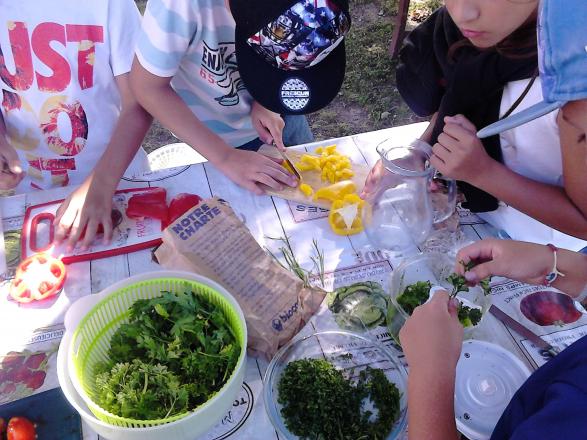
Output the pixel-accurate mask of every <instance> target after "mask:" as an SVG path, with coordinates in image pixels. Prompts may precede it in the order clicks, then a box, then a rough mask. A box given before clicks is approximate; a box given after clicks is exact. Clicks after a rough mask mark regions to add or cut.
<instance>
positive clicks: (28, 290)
mask: <svg viewBox="0 0 587 440" xmlns="http://www.w3.org/2000/svg"><path fill="white" fill-rule="evenodd" d="M65 274H66V271H65V265H64V264H63V262H62V261H61V260H59V259H57V258H54V257H52V256H50V255H47V254H35V255H32V256H30V257H29V258H27V259H26V260H24V261H23V262H22V263H20V264H19V265H18V267H17V268H16V275H15V276H14V280H13V281H12V286H11V288H10V296H11V297H12V299H14V300H15V301H18V302H21V303H29V302H31V301H40V300H43V299H45V298H49V297H51V296H54V295H57V294H58V293H59V292H60V291H61V289H62V288H63V284H64V283H65Z"/></svg>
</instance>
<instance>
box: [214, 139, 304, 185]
mask: <svg viewBox="0 0 587 440" xmlns="http://www.w3.org/2000/svg"><path fill="white" fill-rule="evenodd" d="M281 162H282V160H281V159H276V158H272V157H268V156H265V155H263V154H261V153H257V152H254V151H245V150H239V149H237V148H233V149H231V150H230V152H229V153H228V156H227V157H226V159H225V160H224V161H222V162H221V163H220V164H219V165H218V167H219V169H220V171H222V172H223V173H224V175H226V176H227V177H228V178H229V179H230V180H232V181H233V182H234V183H236V184H237V185H240V186H242V187H243V188H246V189H248V190H249V191H251V192H253V193H255V194H257V195H262V194H265V190H264V189H263V188H262V186H261V185H260V184H263V185H267V186H268V187H270V188H272V189H274V190H277V191H280V190H282V189H283V184H286V185H289V186H291V187H295V186H296V185H297V184H298V181H297V179H296V178H295V176H293V175H291V174H290V173H289V172H288V171H287V170H286V169H285V168H283V167H282V166H281Z"/></svg>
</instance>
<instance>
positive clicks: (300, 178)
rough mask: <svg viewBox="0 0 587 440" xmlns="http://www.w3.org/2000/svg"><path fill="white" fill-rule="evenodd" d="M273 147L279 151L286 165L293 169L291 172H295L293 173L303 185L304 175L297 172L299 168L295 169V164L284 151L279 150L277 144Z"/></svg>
mask: <svg viewBox="0 0 587 440" xmlns="http://www.w3.org/2000/svg"><path fill="white" fill-rule="evenodd" d="M272 145H273V146H274V147H275V148H276V149H277V151H279V154H280V155H281V158H282V159H283V160H284V161H285V163H286V164H287V166H288V168H289V169H291V171H293V173H294V174H295V176H296V177H297V179H298V181H299V182H300V183H301V182H302V175H301V174H300V172H299V171H298V170H297V168H296V167H295V165H294V164H293V162H292V161H291V160H289V157H287V154H285V152H284V151H281V149H279V148H278V147H277V144H275V142H273V144H272Z"/></svg>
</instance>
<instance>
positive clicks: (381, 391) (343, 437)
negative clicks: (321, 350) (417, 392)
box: [278, 359, 400, 440]
mask: <svg viewBox="0 0 587 440" xmlns="http://www.w3.org/2000/svg"><path fill="white" fill-rule="evenodd" d="M278 391H279V398H278V402H279V403H280V404H281V405H282V408H281V414H282V416H283V418H284V420H285V424H286V426H287V428H288V429H289V430H290V431H291V432H292V433H293V434H295V435H297V436H298V437H300V438H301V439H312V440H318V439H320V440H322V439H324V440H326V439H328V440H359V439H361V440H380V439H385V438H386V437H387V436H388V435H389V432H390V431H391V429H392V427H393V424H394V423H395V422H396V420H397V419H398V417H399V414H400V392H399V390H398V388H397V387H396V386H395V384H393V383H391V382H390V381H389V380H388V379H387V377H386V376H385V373H384V372H383V371H382V370H379V369H373V368H369V367H367V368H366V369H364V370H362V371H361V372H360V373H359V375H358V378H357V380H356V381H353V380H351V379H349V378H347V377H345V375H344V373H343V372H342V371H340V370H337V369H336V368H335V367H334V366H333V365H332V364H330V363H329V362H327V361H325V360H321V359H300V360H296V361H293V362H290V363H289V364H287V366H286V367H285V370H284V372H283V375H282V376H281V379H280V381H279V384H278ZM368 408H372V409H368Z"/></svg>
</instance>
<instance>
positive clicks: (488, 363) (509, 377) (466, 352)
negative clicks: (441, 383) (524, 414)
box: [455, 340, 530, 440]
mask: <svg viewBox="0 0 587 440" xmlns="http://www.w3.org/2000/svg"><path fill="white" fill-rule="evenodd" d="M528 376H530V369H529V368H528V367H526V365H524V364H523V363H522V361H520V359H518V358H517V357H516V356H514V355H513V354H512V353H511V352H509V351H507V350H506V349H504V348H502V347H500V346H499V345H495V344H491V343H489V342H484V341H475V340H470V341H465V342H464V343H463V349H462V351H461V356H460V358H459V362H458V364H457V372H456V384H455V419H456V423H457V428H458V430H459V431H460V432H461V433H462V434H464V435H465V436H466V437H467V438H468V439H470V440H487V439H489V438H490V437H491V433H492V432H493V429H494V428H495V425H496V424H497V421H498V420H499V418H500V417H501V415H502V413H503V411H504V410H505V408H506V406H507V405H508V404H509V402H510V400H511V399H512V397H513V396H514V394H515V392H516V391H517V390H518V388H520V386H522V384H523V383H524V382H525V381H526V379H527V378H528Z"/></svg>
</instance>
